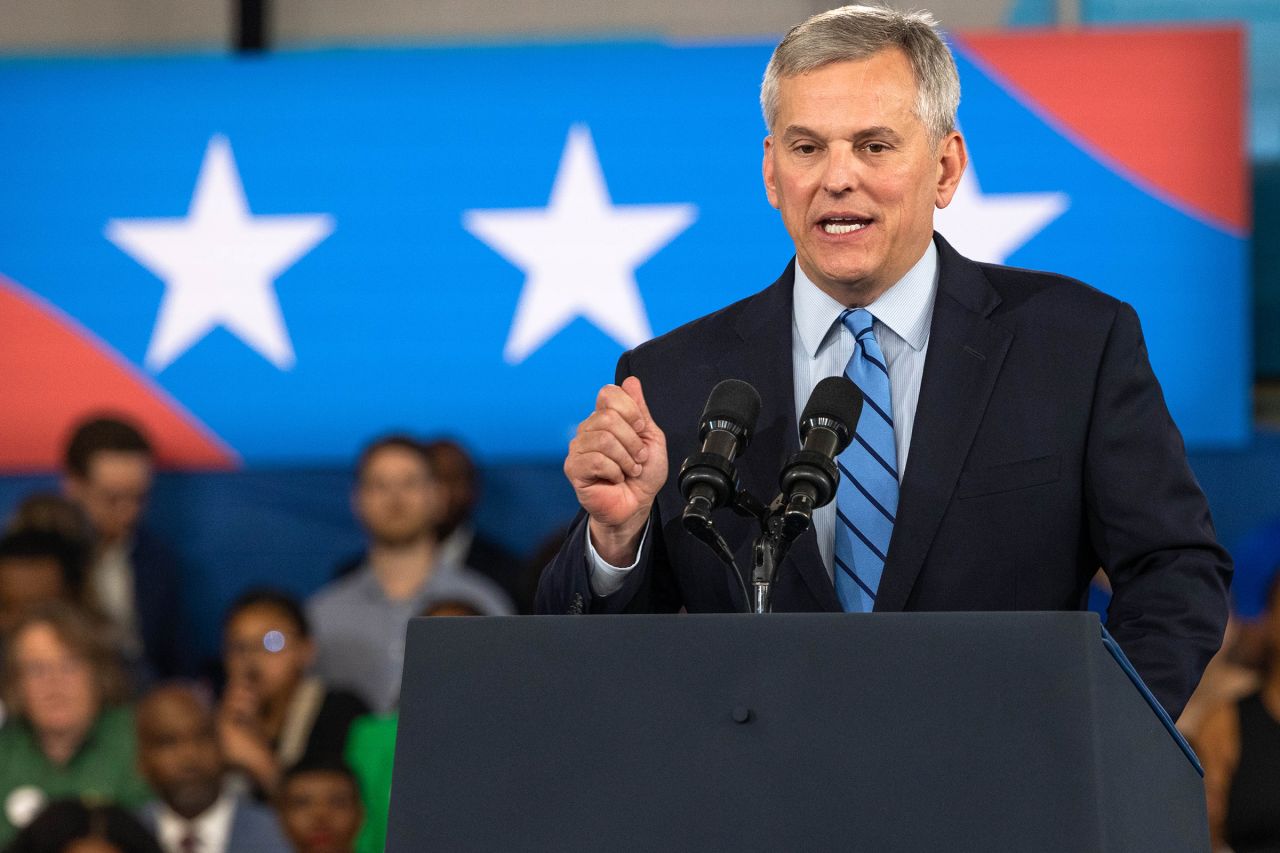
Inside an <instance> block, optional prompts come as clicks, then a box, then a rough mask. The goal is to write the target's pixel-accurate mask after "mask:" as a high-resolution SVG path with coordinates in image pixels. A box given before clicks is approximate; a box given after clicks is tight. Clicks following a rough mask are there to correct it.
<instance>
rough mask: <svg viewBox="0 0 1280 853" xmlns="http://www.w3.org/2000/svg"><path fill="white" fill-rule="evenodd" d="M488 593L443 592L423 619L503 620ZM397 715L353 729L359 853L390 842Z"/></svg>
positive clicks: (378, 852) (350, 749)
mask: <svg viewBox="0 0 1280 853" xmlns="http://www.w3.org/2000/svg"><path fill="white" fill-rule="evenodd" d="M497 604H498V603H497V602H495V601H494V600H493V598H492V597H491V596H490V594H489V590H487V589H477V588H475V587H454V588H452V589H450V588H447V587H446V588H441V589H439V590H437V591H436V592H434V593H433V594H432V596H431V597H429V598H428V600H427V601H426V604H425V606H424V608H423V611H422V613H421V614H420V615H422V616H501V615H503V613H504V612H505V611H503V610H501V609H500V608H499V607H498V606H497ZM399 724H400V715H399V713H398V712H392V713H389V714H370V715H369V716H367V717H361V718H360V719H358V720H356V721H355V723H354V724H352V726H351V734H350V736H349V737H348V738H347V755H346V757H347V763H348V765H350V767H351V769H352V770H353V771H354V772H355V776H356V779H357V780H359V783H360V799H361V800H362V801H363V802H364V814H365V820H364V825H363V826H362V827H361V829H360V835H359V836H358V837H357V838H356V850H357V851H359V853H382V850H383V848H384V847H385V846H386V841H387V812H388V809H390V807H391V774H392V770H393V769H394V766H395V754H396V729H397V728H398V727H399Z"/></svg>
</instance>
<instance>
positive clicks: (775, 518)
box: [686, 489, 809, 613]
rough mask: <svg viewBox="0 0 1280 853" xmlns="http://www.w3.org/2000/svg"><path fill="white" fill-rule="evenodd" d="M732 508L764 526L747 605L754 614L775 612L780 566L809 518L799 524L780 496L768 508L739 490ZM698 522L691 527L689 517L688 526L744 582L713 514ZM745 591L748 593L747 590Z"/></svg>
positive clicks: (758, 539)
mask: <svg viewBox="0 0 1280 853" xmlns="http://www.w3.org/2000/svg"><path fill="white" fill-rule="evenodd" d="M730 506H731V507H732V509H733V511H734V512H736V513H737V514H738V515H742V516H746V517H748V518H754V519H756V520H757V521H759V523H760V534H759V535H758V536H756V538H755V542H754V543H753V544H752V548H751V553H752V567H751V594H750V596H749V597H748V598H749V600H748V602H747V606H748V607H749V608H750V611H751V612H752V613H772V612H773V581H774V577H775V576H776V575H777V572H778V566H779V565H781V564H782V560H783V558H784V557H786V555H787V551H788V550H789V549H790V548H791V543H792V542H793V541H795V538H796V537H797V536H799V535H800V534H801V533H803V532H804V530H805V528H807V527H808V526H809V522H808V519H807V518H806V519H805V520H804V523H803V524H797V523H796V520H795V517H794V514H788V513H787V512H786V509H787V508H786V507H785V506H784V505H783V496H782V495H778V496H777V497H776V498H774V499H773V502H772V503H771V504H769V505H768V506H767V507H766V506H765V505H764V504H763V503H761V502H760V501H759V499H757V498H756V497H755V496H754V495H752V494H751V493H750V492H748V491H747V490H746V489H741V490H739V491H738V493H737V495H735V496H734V499H733V503H732V504H730ZM698 520H699V522H700V523H698V524H696V525H690V524H689V523H688V522H689V518H688V516H686V527H687V528H688V529H689V530H690V532H692V533H694V535H695V536H697V537H698V538H699V539H701V540H702V541H703V542H705V543H706V544H707V545H709V546H710V547H711V550H712V551H714V552H715V554H716V556H718V557H719V558H720V559H721V560H722V561H723V562H725V563H726V564H727V565H728V566H729V567H730V568H731V569H732V570H733V573H734V575H735V576H737V578H738V580H739V582H741V580H742V575H741V573H740V572H739V571H738V567H737V564H736V563H735V562H734V560H733V553H732V551H731V550H730V549H729V547H728V545H727V544H726V543H725V541H724V539H723V538H721V537H720V535H719V533H717V532H713V531H714V527H713V526H712V524H711V519H710V517H709V514H708V515H702V514H699V519H698ZM743 592H744V594H745V593H746V588H745V587H743Z"/></svg>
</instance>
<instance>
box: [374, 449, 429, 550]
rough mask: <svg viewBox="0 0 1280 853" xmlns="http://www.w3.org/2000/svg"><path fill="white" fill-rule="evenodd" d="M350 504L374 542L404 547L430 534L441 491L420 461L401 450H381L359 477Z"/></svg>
mask: <svg viewBox="0 0 1280 853" xmlns="http://www.w3.org/2000/svg"><path fill="white" fill-rule="evenodd" d="M353 503H354V504H355V511H356V516H357V517H358V518H359V519H360V523H361V524H363V525H364V528H365V530H367V531H368V532H369V536H370V537H371V538H372V539H373V540H374V542H376V543H379V544H386V545H405V544H408V543H410V542H412V541H414V540H416V539H418V538H419V537H421V536H423V535H424V534H425V533H427V531H429V530H431V529H432V527H433V526H434V525H435V523H436V520H437V519H438V517H439V515H440V512H441V503H442V496H441V494H440V488H439V486H438V485H437V484H436V482H435V480H433V479H432V477H431V472H430V471H429V470H428V469H427V464H426V462H425V461H424V460H423V458H422V457H421V456H420V455H418V454H417V453H414V452H413V451H411V450H408V449H406V448H403V447H395V446H391V447H384V448H382V449H381V450H379V451H378V452H377V453H375V454H373V456H372V457H370V459H369V460H368V462H367V463H366V464H365V466H364V470H363V471H362V472H361V473H360V482H359V483H357V484H356V491H355V496H354V500H353Z"/></svg>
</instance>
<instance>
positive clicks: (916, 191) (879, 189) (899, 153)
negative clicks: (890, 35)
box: [764, 48, 965, 305]
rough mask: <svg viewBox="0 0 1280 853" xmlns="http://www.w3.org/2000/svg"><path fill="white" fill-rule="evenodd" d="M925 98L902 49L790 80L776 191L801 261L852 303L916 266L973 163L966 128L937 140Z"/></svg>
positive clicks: (771, 163)
mask: <svg viewBox="0 0 1280 853" xmlns="http://www.w3.org/2000/svg"><path fill="white" fill-rule="evenodd" d="M915 100H916V81H915V74H914V72H913V71H912V68H911V62H910V60H909V59H908V58H907V55H906V53H904V52H903V51H901V50H899V49H897V48H889V49H885V50H882V51H880V52H878V53H875V54H873V55H872V56H870V57H868V58H866V59H860V60H846V61H843V62H835V63H831V64H829V65H824V66H821V67H819V68H817V69H815V70H813V71H810V72H808V73H806V74H798V75H795V76H792V77H784V78H783V79H782V80H781V81H780V83H779V86H778V112H777V115H776V117H775V120H774V122H775V126H774V127H773V128H771V133H770V136H769V137H768V138H767V139H765V144H764V149H765V153H764V183H765V190H766V192H767V193H768V196H769V203H770V204H772V205H773V206H774V207H776V208H777V209H778V210H779V211H780V212H781V214H782V221H783V224H784V225H785V226H786V228H787V232H788V233H789V234H790V235H791V239H792V241H793V242H794V243H795V248H796V258H797V260H798V262H799V263H800V266H801V268H802V269H803V270H804V272H805V273H806V274H807V275H808V276H809V278H810V279H811V280H812V281H813V283H814V284H816V285H817V286H818V287H819V288H821V289H822V290H823V291H824V292H826V293H827V294H829V295H830V296H831V297H832V298H834V299H836V300H837V301H839V302H841V303H842V304H845V305H866V304H868V303H870V302H872V301H874V300H875V299H876V297H878V296H879V295H880V294H881V293H883V292H884V291H885V290H887V289H888V288H889V287H891V286H892V285H893V284H895V283H896V282H897V281H898V280H899V279H900V278H902V276H903V275H905V274H906V273H907V271H908V270H909V269H911V267H912V266H914V265H915V263H916V261H918V260H919V259H920V256H921V255H922V254H923V253H924V251H925V249H926V248H927V246H928V243H929V240H930V238H931V237H932V235H933V211H934V209H935V207H946V205H947V204H949V203H950V201H951V196H952V195H953V193H954V192H955V187H956V184H957V183H958V182H959V180H960V175H961V173H962V172H963V171H964V164H965V154H964V143H963V140H962V139H961V138H960V135H959V134H957V133H951V134H948V135H947V137H945V138H944V139H943V140H941V141H940V142H939V143H936V144H935V142H934V141H933V140H931V139H930V137H929V133H928V131H927V129H926V128H925V126H924V124H923V123H922V122H921V121H920V119H919V118H917V117H916V115H915V111H914V107H915Z"/></svg>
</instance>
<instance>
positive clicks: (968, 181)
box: [934, 160, 1071, 264]
mask: <svg viewBox="0 0 1280 853" xmlns="http://www.w3.org/2000/svg"><path fill="white" fill-rule="evenodd" d="M1070 204H1071V199H1070V198H1069V197H1068V196H1067V195H1066V193H1000V194H999V195H983V194H982V188H981V187H980V186H979V185H978V174H977V172H976V170H975V169H974V167H973V161H972V160H970V161H969V168H968V169H966V170H965V173H964V176H963V177H962V178H961V179H960V185H959V186H957V187H956V194H955V196H953V197H952V199H951V204H949V205H948V206H946V207H944V208H943V209H942V210H939V211H937V212H936V213H935V214H934V227H935V228H936V229H937V230H938V231H939V233H941V234H942V236H944V237H946V238H947V241H948V242H949V243H951V245H952V246H954V247H955V248H956V251H957V252H959V253H960V254H962V255H964V256H965V257H967V258H972V259H973V260H975V261H982V262H984V263H989V264H1003V263H1004V262H1005V259H1006V258H1008V257H1009V256H1010V255H1012V254H1013V253H1014V252H1015V251H1017V250H1018V249H1019V248H1020V247H1021V246H1022V244H1024V243H1026V242H1027V241H1028V240H1030V239H1031V238H1032V237H1034V236H1035V235H1036V234H1038V233H1039V232H1040V231H1041V230H1043V229H1044V227H1045V226H1046V225H1048V224H1049V223H1050V222H1052V221H1053V220H1055V219H1057V218H1058V217H1059V216H1061V215H1062V212H1063V211H1065V210H1066V209H1067V207H1068V206H1069V205H1070Z"/></svg>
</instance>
